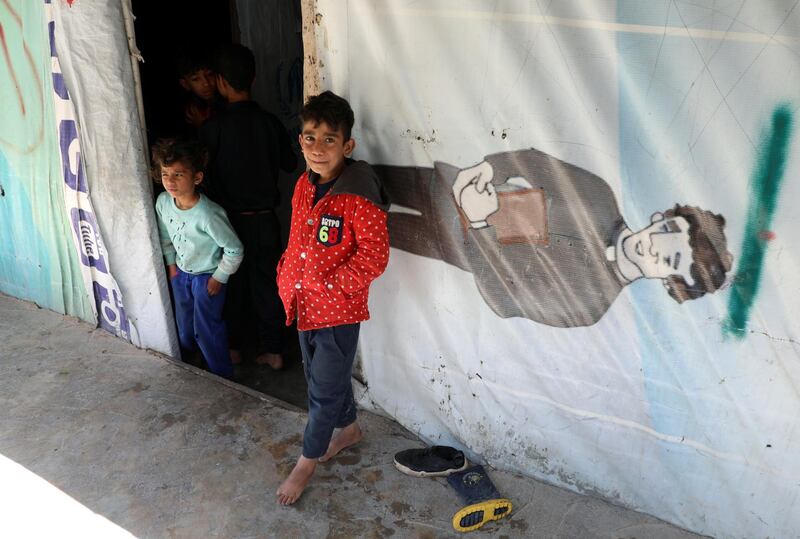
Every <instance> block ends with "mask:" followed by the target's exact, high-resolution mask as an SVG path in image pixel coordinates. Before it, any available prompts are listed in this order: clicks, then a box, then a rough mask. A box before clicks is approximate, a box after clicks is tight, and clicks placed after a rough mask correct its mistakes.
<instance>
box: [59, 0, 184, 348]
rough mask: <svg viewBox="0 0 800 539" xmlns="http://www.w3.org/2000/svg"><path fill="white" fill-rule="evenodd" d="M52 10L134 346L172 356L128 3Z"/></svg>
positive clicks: (87, 2)
mask: <svg viewBox="0 0 800 539" xmlns="http://www.w3.org/2000/svg"><path fill="white" fill-rule="evenodd" d="M52 7H53V14H54V19H55V47H56V49H57V50H58V57H59V60H60V63H61V70H62V72H63V78H64V81H65V83H66V88H67V89H68V90H69V93H70V97H71V99H72V102H73V103H74V105H75V112H76V115H77V129H78V135H79V138H80V144H81V154H80V158H81V159H82V161H83V165H84V170H85V174H86V178H87V180H88V188H89V192H90V193H91V200H92V203H93V206H94V210H95V215H94V218H95V219H96V221H95V222H94V223H93V224H94V226H96V227H98V228H99V231H101V232H102V235H103V239H104V240H105V248H106V249H107V253H104V254H105V255H106V257H107V259H108V261H109V263H110V266H111V268H113V273H114V277H115V278H116V281H117V283H118V285H119V289H120V290H121V294H122V298H124V305H125V312H126V316H127V318H128V320H129V321H130V324H131V325H132V326H133V327H135V328H136V334H137V335H136V338H135V339H133V342H134V344H136V345H137V346H141V347H142V348H150V349H153V350H157V351H159V352H163V353H165V354H169V355H172V356H176V355H177V354H178V345H177V338H176V335H175V330H174V326H173V322H172V320H173V318H172V308H171V306H170V302H169V296H168V292H167V286H166V274H165V271H164V266H163V263H162V259H161V250H160V248H159V247H158V244H159V243H158V238H157V229H156V225H155V214H154V212H153V209H152V206H153V195H152V184H151V183H150V182H151V180H150V179H149V174H148V171H147V162H146V159H145V154H144V146H143V144H144V141H143V140H142V134H141V123H140V120H139V113H138V108H137V104H136V83H135V81H134V76H133V68H132V65H131V57H130V52H129V47H128V38H127V33H126V29H125V11H126V10H127V11H128V13H129V14H130V11H129V3H128V2H127V1H126V0H119V1H114V2H108V1H106V0H80V1H78V2H66V1H63V0H53V3H52ZM131 20H132V19H131ZM101 327H103V325H102V323H101Z"/></svg>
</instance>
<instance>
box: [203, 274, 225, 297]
mask: <svg viewBox="0 0 800 539" xmlns="http://www.w3.org/2000/svg"><path fill="white" fill-rule="evenodd" d="M206 290H208V295H209V296H216V295H217V294H219V291H220V290H222V283H221V282H219V281H218V280H216V279H215V278H213V277H209V278H208V285H207V286H206Z"/></svg>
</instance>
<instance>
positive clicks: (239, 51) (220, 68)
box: [212, 44, 256, 92]
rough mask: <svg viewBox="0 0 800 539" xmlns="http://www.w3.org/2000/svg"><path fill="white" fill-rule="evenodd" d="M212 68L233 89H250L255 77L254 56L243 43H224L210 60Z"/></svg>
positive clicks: (240, 90)
mask: <svg viewBox="0 0 800 539" xmlns="http://www.w3.org/2000/svg"><path fill="white" fill-rule="evenodd" d="M212 69H213V70H214V71H216V72H217V74H218V75H220V76H221V77H222V78H223V79H225V81H226V82H227V83H228V84H230V85H231V86H232V87H233V89H234V90H237V91H239V92H243V91H246V90H250V87H251V86H252V85H253V80H255V78H256V58H255V56H253V51H251V50H250V49H248V48H247V47H245V46H244V45H238V44H236V45H226V46H225V47H223V48H221V49H219V50H218V51H217V52H216V53H215V54H214V58H213V61H212Z"/></svg>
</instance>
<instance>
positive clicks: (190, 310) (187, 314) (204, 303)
mask: <svg viewBox="0 0 800 539" xmlns="http://www.w3.org/2000/svg"><path fill="white" fill-rule="evenodd" d="M210 277H211V274H210V273H204V274H201V275H192V274H191V273H184V272H183V271H181V270H180V269H179V270H178V275H177V276H176V277H175V278H174V279H172V293H173V295H174V296H175V321H176V323H177V325H178V340H179V341H180V344H181V348H182V349H183V350H186V351H189V352H191V351H193V350H195V349H197V347H198V346H199V347H200V351H201V352H202V353H203V357H204V358H205V360H206V363H207V364H208V368H209V369H210V370H211V372H213V373H214V374H218V375H220V376H224V377H226V378H230V377H231V376H232V375H233V365H232V364H231V357H230V353H229V352H228V332H227V330H226V329H225V322H224V321H223V320H222V308H223V306H224V305H225V285H223V286H222V290H220V291H219V293H218V294H217V295H215V296H209V295H208V290H207V288H206V287H207V286H208V279H209V278H210Z"/></svg>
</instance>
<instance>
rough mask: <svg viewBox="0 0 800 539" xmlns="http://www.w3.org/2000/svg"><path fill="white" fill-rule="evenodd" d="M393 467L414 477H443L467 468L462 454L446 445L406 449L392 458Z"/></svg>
mask: <svg viewBox="0 0 800 539" xmlns="http://www.w3.org/2000/svg"><path fill="white" fill-rule="evenodd" d="M394 465H395V467H396V468H397V469H398V470H400V471H401V472H403V473H404V474H406V475H412V476H414V477H443V476H446V475H450V474H451V473H454V472H459V471H461V470H464V469H466V468H467V459H466V458H465V457H464V453H462V452H461V451H459V450H458V449H455V448H453V447H448V446H446V445H435V446H433V447H424V448H422V449H406V450H404V451H400V452H399V453H397V454H396V455H395V456H394Z"/></svg>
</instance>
